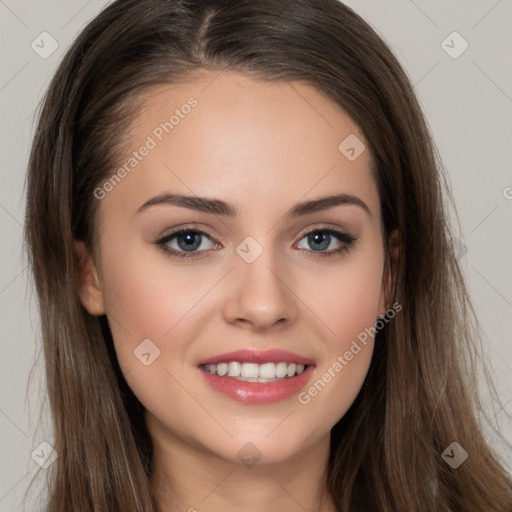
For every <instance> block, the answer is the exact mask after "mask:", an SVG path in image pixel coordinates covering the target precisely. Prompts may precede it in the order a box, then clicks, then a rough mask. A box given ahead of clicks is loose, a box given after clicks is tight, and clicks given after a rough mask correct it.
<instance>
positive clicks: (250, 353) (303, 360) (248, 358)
mask: <svg viewBox="0 0 512 512" xmlns="http://www.w3.org/2000/svg"><path fill="white" fill-rule="evenodd" d="M233 361H237V362H241V363H257V364H263V363H269V362H276V363H280V362H285V363H296V364H304V365H307V364H314V361H313V360H312V359H309V358H307V357H303V356H300V355H299V354H294V353H293V352H288V351H287V350H281V349H272V350H257V349H250V348H248V349H242V350H235V351H234V352H225V353H224V354H219V355H217V356H213V357H209V358H208V359H203V360H202V361H200V362H199V364H198V366H202V365H204V364H218V363H229V362H233Z"/></svg>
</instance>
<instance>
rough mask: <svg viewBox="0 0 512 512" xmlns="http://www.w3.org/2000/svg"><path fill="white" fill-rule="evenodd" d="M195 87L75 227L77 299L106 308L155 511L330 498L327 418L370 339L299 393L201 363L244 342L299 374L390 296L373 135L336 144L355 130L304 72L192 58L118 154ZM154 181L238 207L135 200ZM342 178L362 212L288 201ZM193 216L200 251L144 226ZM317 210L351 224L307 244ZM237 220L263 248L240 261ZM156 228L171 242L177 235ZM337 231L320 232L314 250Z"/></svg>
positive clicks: (154, 94)
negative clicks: (133, 405)
mask: <svg viewBox="0 0 512 512" xmlns="http://www.w3.org/2000/svg"><path fill="white" fill-rule="evenodd" d="M191 96H193V97H194V98H196V99H197V101H198V104H197V106H196V107H194V108H193V109H191V112H190V113H189V114H188V115H186V116H184V118H183V119H180V122H179V124H177V125H176V126H175V127H174V128H173V130H172V132H170V133H169V134H165V136H164V137H163V138H162V141H157V142H158V144H157V146H156V147H155V148H154V149H152V150H151V151H150V152H149V154H148V155H147V156H145V157H144V158H143V159H142V160H141V161H140V162H139V163H138V165H137V167H136V169H134V170H133V171H131V172H130V173H129V174H128V175H127V176H126V177H125V178H124V179H123V180H122V181H121V182H120V183H119V184H117V185H116V186H115V187H114V188H113V190H111V191H110V192H108V193H107V194H106V196H105V197H104V199H102V200H100V201H99V204H98V205H97V206H98V210H97V215H98V217H97V219H98V229H99V241H98V246H97V247H95V248H94V251H93V252H90V251H88V250H87V248H86V247H85V245H84V244H83V243H82V242H77V244H76V247H77V251H78V253H79V255H80V257H81V259H82V288H81V290H80V296H81V300H82V303H83V305H84V306H85V308H86V309H87V310H88V311H89V312H90V313H91V314H93V315H101V314H105V313H106V314H107V317H108V320H109V324H110V327H111V330H112V334H113V338H114V343H115V348H116V352H117V356H118V359H119V363H120V366H121V369H122V371H123V374H124V376H125V378H126V380H127V382H128V384H129V386H130V387H131V389H132V390H133V392H134V393H135V395H136V396H137V397H138V399H139V400H140V401H141V402H142V404H143V405H144V406H145V408H146V410H147V411H146V421H147V425H148V429H149V432H150V435H151V437H152V439H153V443H154V447H155V461H156V468H157V472H156V473H157V475H158V476H157V478H156V479H155V481H154V487H155V492H156V493H157V495H158V496H159V500H160V502H161V507H162V510H163V511H164V512H174V511H178V510H180V511H184V510H190V511H193V510H198V511H202V510H208V511H209V512H216V511H226V510H233V511H234V510H245V511H258V512H259V511H261V510H287V511H304V510H308V511H314V510H323V511H326V510H327V511H329V510H335V509H334V506H333V503H332V499H331V498H330V496H329V494H328V493H327V492H322V491H323V490H325V489H324V488H325V485H324V483H323V482H324V477H323V471H324V470H325V468H326V464H327V458H328V454H329V433H330V430H331V428H332V427H333V426H334V425H335V424H336V422H337V421H338V420H339V419H340V418H341V417H343V415H344V414H345V412H346V411H347V410H348V408H349V407H350V405H351V404H352V403H353V401H354V399H355V398H356V396H357V394H358V392H359V390H360V388H361V385H362V383H363V380H364V378H365V376H366V373H367V371H368V367H369V364H370V360H371V356H372V352H373V340H372V339H371V338H369V339H368V343H367V345H366V346H362V350H361V351H360V352H359V353H358V354H357V355H355V356H354V358H353V359H352V360H351V361H350V362H349V363H348V364H347V365H346V366H345V367H344V368H343V370H342V371H340V372H338V373H336V374H335V375H336V376H335V377H334V378H332V380H331V382H329V383H328V384H327V385H326V386H325V388H324V389H323V390H322V391H321V392H319V393H318V394H317V395H316V396H315V397H312V398H311V400H310V401H309V403H307V404H306V405H303V404H301V403H299V401H298V398H297V394H294V395H293V396H291V397H290V398H287V399H285V400H282V401H280V402H277V403H272V404H258V405H247V404H242V403H240V402H237V401H234V400H232V399H230V398H228V397H226V396H224V395H222V394H220V393H218V392H217V391H215V390H213V389H212V388H211V387H209V385H208V384H207V383H205V381H204V380H203V379H202V378H201V375H199V373H198V372H199V370H198V368H197V365H198V363H199V361H200V360H202V359H205V358H206V357H210V356H214V355H217V354H222V353H224V352H229V351H232V350H237V349H240V348H256V349H261V350H264V349H271V348H281V349H285V350H289V351H291V352H295V353H298V354H300V355H302V356H305V357H309V358H311V359H313V360H314V361H315V364H316V368H315V369H314V374H313V376H312V378H311V380H310V381H309V383H308V385H307V386H305V388H304V389H305V390H307V389H308V388H309V386H311V385H312V384H313V383H314V382H315V381H316V380H317V379H318V378H320V377H321V376H322V374H323V373H325V372H327V371H328V369H329V368H330V367H332V366H333V363H334V362H335V361H336V360H337V357H338V356H340V355H341V356H342V355H343V354H344V353H345V352H346V351H347V350H348V349H349V348H350V346H351V344H352V342H353V340H355V339H356V338H357V336H358V335H359V334H360V333H361V332H363V331H364V329H365V328H368V327H371V326H373V325H374V324H375V321H376V319H377V317H378V316H379V315H383V314H384V313H385V312H386V310H387V308H389V307H390V304H389V303H388V302H387V299H386V297H387V296H389V291H390V289H391V285H392V283H391V278H390V274H389V272H388V270H387V269H388V266H387V265H386V259H385V250H384V244H383V235H382V229H381V212H380V201H379V196H378V191H377V187H376V183H375V180H374V178H373V175H372V167H371V166H372V160H371V154H370V151H369V149H368V145H367V149H366V150H365V151H363V152H362V154H361V155H360V156H359V157H358V158H357V159H356V160H355V161H353V162H351V161H349V160H348V159H347V158H346V157H345V156H344V155H343V154H342V153H341V152H340V151H339V150H338V145H339V144H340V142H341V141H342V140H344V139H345V138H346V137H347V136H348V135H350V134H355V135H356V136H357V137H358V138H359V139H360V140H361V141H363V142H364V137H363V135H362V133H361V131H360V129H359V128H358V127H357V126H356V125H355V124H354V123H353V122H352V121H351V119H350V118H349V117H348V116H347V115H346V114H345V113H344V112H343V110H341V109H340V108H339V107H338V106H336V105H335V104H334V103H333V102H332V101H331V100H330V99H329V98H327V97H326V96H324V95H323V94H321V93H320V92H318V91H317V90H316V89H314V88H312V87H310V86H308V85H305V84H301V83H295V82H294V83H284V82H281V83H278V82H264V81H259V80H254V79H252V78H249V77H247V76H245V75H242V74H239V73H235V72H223V73H221V74H219V75H217V74H210V73H206V72H205V73H203V74H202V75H198V76H197V78H195V79H193V80H191V81H190V82H188V83H183V84H179V85H176V84H174V85H172V86H159V87H158V88H156V89H154V90H152V91H151V93H148V94H146V95H145V96H144V98H143V100H144V101H143V108H142V109H141V110H140V112H139V113H138V115H137V116H136V120H135V122H134V123H133V125H132V126H131V129H130V130H129V131H128V133H129V135H127V136H126V139H127V140H126V148H127V150H126V158H128V157H129V156H130V155H131V153H132V151H134V150H137V149H138V148H139V147H140V146H141V145H142V144H144V141H145V140H146V138H147V136H148V135H150V134H151V133H152V132H153V130H154V129H155V127H156V126H158V125H159V123H161V122H162V121H164V120H166V119H168V118H169V116H170V114H169V113H171V114H172V112H173V111H174V110H175V109H176V108H180V107H181V106H182V105H183V104H185V103H186V102H187V100H188V98H190V97H191ZM153 138H155V137H153ZM155 140H156V139H155ZM165 192H175V193H176V192H177V193H183V194H187V195H192V196H195V195H197V196H202V197H209V198H216V199H221V200H223V201H225V202H227V203H230V204H232V205H233V206H234V207H236V208H237V210H238V213H237V215H236V216H234V217H227V216H225V215H218V214H212V213H205V212H197V211H194V210H191V209H188V208H184V207H178V206H174V205H168V204H164V205H158V206H152V207H148V208H146V209H144V210H143V211H142V212H140V213H137V210H138V208H139V207H140V206H141V205H142V204H143V203H145V202H146V201H147V200H148V199H150V198H152V197H155V196H158V195H159V194H162V193H165ZM342 193H344V194H350V195H353V196H356V197H358V198H359V199H360V200H361V201H363V202H364V203H365V204H366V205H367V207H368V210H369V213H368V212H367V211H365V209H364V208H362V207H360V206H357V205H353V204H345V205H338V206H335V207H332V208H328V209H323V210H320V211H316V212H313V213H309V214H307V215H303V216H300V217H297V218H293V219H288V218H287V217H285V214H286V212H287V211H288V210H289V209H290V208H292V207H293V206H294V205H295V204H296V203H298V202H304V201H308V200H314V199H318V198H320V197H323V196H327V195H332V194H342ZM94 200H95V201H98V200H97V199H94ZM191 224H192V228H198V229H201V230H206V231H207V232H208V233H209V234H210V236H211V240H210V239H208V238H206V237H205V238H202V240H203V241H202V244H201V247H200V249H199V257H197V258H191V259H189V260H186V259H182V258H178V257H173V256H169V255H167V254H165V253H164V252H163V251H162V249H161V248H159V247H158V246H157V245H155V244H154V243H153V242H154V241H155V240H157V239H159V238H162V237H163V236H164V235H167V234H169V233H171V232H172V231H173V230H174V229H175V228H179V227H181V226H187V227H190V225H191ZM327 226H332V227H334V228H336V229H338V230H339V231H341V232H349V233H351V234H353V235H355V236H356V237H357V240H356V241H355V243H354V245H353V246H351V247H349V248H348V250H347V251H345V252H342V253H339V254H334V255H332V256H330V257H322V256H319V255H318V251H317V252H315V251H314V248H315V247H316V246H312V245H311V244H310V243H308V238H307V236H305V233H307V232H308V231H309V230H311V229H313V228H315V229H318V231H320V232H321V231H322V228H325V227H327ZM248 236H251V237H253V238H254V239H255V240H256V241H257V242H258V243H259V244H260V246H261V247H262V248H263V252H262V254H261V255H260V256H259V257H258V258H257V259H256V260H255V261H254V262H252V263H247V262H246V261H244V259H242V258H241V257H240V256H239V255H238V254H237V252H236V248H237V246H238V245H239V244H240V243H241V242H242V241H243V240H244V239H245V238H246V237H248ZM168 245H171V247H172V248H174V249H175V250H180V246H179V245H178V244H177V241H176V239H174V241H173V242H169V243H168ZM342 245H343V242H339V241H338V240H337V239H336V238H335V237H332V238H331V242H330V246H329V248H328V249H323V252H329V251H331V250H333V249H336V248H338V247H340V246H342ZM312 247H313V248H312ZM203 249H204V251H203ZM201 251H202V252H201ZM182 252H184V251H183V250H182ZM197 253H198V251H196V254H197ZM145 339H150V340H152V342H153V343H154V344H155V345H156V346H157V347H158V348H159V350H160V355H159V357H158V358H156V359H155V360H154V362H152V363H151V364H150V365H148V366H145V365H144V364H142V363H141V361H140V360H139V359H138V358H137V357H135V356H134V350H135V349H136V348H137V347H138V345H139V344H140V343H141V341H142V340H145ZM249 442H250V443H253V444H254V445H255V446H256V447H257V449H258V450H259V452H260V453H261V459H260V460H259V461H258V463H257V464H256V465H254V466H253V467H246V466H245V465H243V464H241V462H240V460H239V456H238V452H239V450H241V449H242V448H243V447H244V446H245V445H246V443H249ZM171 488H172V490H173V492H172V494H171Z"/></svg>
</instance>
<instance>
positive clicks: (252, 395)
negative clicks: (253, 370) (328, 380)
mask: <svg viewBox="0 0 512 512" xmlns="http://www.w3.org/2000/svg"><path fill="white" fill-rule="evenodd" d="M313 369H314V365H308V367H307V368H306V369H305V370H304V371H303V372H302V373H301V374H300V375H296V376H295V377H288V378H285V379H282V380H278V381H275V382H246V381H243V380H238V379H234V378H231V377H219V376H218V375H214V374H213V373H210V372H207V371H206V370H204V369H203V368H199V370H200V372H201V373H202V374H203V375H204V378H205V379H206V382H208V384H209V385H210V386H211V387H212V388H213V389H215V390H216V391H219V392H220V393H222V394H224V395H226V396H228V397H229V398H232V399H233V400H237V401H238V402H243V403H246V404H268V403H272V402H279V401H280V400H284V399H285V398H288V397H289V396H291V395H293V394H295V393H298V392H299V390H300V389H301V388H302V387H304V385H305V384H306V382H307V381H308V380H309V378H310V377H311V374H312V372H313Z"/></svg>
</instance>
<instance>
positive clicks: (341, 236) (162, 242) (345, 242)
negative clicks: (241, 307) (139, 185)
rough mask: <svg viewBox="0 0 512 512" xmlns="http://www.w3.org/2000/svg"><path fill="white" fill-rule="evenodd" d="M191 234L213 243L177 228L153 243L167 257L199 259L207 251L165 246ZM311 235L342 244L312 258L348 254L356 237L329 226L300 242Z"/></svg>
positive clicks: (192, 231) (316, 253) (196, 232)
mask: <svg viewBox="0 0 512 512" xmlns="http://www.w3.org/2000/svg"><path fill="white" fill-rule="evenodd" d="M191 233H193V234H197V235H202V236H205V237H207V238H209V239H210V240H212V241H213V237H212V236H211V235H210V234H209V233H207V232H206V231H203V230H201V229H198V228H189V227H183V228H179V229H177V230H175V231H173V232H172V233H169V234H168V235H165V236H164V237H163V238H160V239H158V240H156V241H155V242H154V243H155V245H157V246H158V247H159V248H160V249H161V250H162V251H163V252H164V253H165V254H167V255H169V256H173V257H174V256H176V257H178V258H188V259H191V258H200V257H201V256H200V253H202V252H207V251H193V252H192V251H190V252H187V251H176V250H174V249H170V248H169V246H168V245H167V244H168V243H169V242H170V241H171V240H173V239H174V238H175V237H177V236H179V235H182V234H191ZM312 233H325V234H328V235H332V236H334V237H335V238H337V239H338V240H339V241H340V242H341V243H342V246H341V247H340V248H338V249H335V250H331V251H326V252H324V251H321V252H319V251H312V250H308V252H310V253H313V255H312V257H321V258H325V257H329V256H334V255H336V254H342V253H345V252H348V251H349V250H350V249H351V248H352V247H353V246H354V244H355V242H356V241H357V237H355V236H354V235H351V234H350V233H344V232H342V231H339V230H337V229H335V228H334V227H331V226H327V227H322V228H314V229H312V230H310V231H307V232H306V233H304V234H303V235H302V236H301V238H300V240H302V239H303V238H305V237H307V236H308V235H310V234H312Z"/></svg>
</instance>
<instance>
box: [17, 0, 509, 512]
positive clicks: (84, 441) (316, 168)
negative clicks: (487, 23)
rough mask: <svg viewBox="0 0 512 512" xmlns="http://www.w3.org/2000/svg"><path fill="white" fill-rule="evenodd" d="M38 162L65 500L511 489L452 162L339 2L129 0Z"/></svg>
mask: <svg viewBox="0 0 512 512" xmlns="http://www.w3.org/2000/svg"><path fill="white" fill-rule="evenodd" d="M27 187H28V188H27V190H28V195H27V212H26V240H27V243H28V248H29V254H30V257H31V263H32V268H33V272H34V276H35V281H36V285H37V290H38V294H39V300H40V304H41V308H42V315H41V319H42V331H43V338H44V346H45V360H46V368H47V380H48V390H49V396H50V401H51V407H52V414H53V420H54V423H55V432H56V436H55V450H56V451H57V453H58V459H57V462H56V463H55V464H54V467H55V469H56V471H55V480H54V481H53V482H52V484H51V488H50V500H49V504H48V510H51V511H69V510H88V511H91V510H95V511H126V510H130V511H144V512H148V511H150V510H155V511H156V510H159V511H161V512H171V511H172V512H174V511H177V510H190V511H192V510H198V511H201V510H209V511H217V510H240V509H242V510H246V511H248V510H287V511H295V510H318V511H346V512H354V511H368V510H372V511H389V512H391V511H398V510H408V511H412V510H415V511H423V510H425V511H433V510H440V511H441V510H442V511H467V510H471V511H486V512H487V511H503V512H504V511H510V510H512V486H511V481H510V477H509V476H508V475H507V473H506V472H505V470H504V468H503V467H502V466H501V465H500V462H499V460H498V459H497V457H496V455H495V454H494V453H493V452H492V450H491V448H490V447H489V446H488V445H487V443H486V441H485V439H484V437H483V435H482V432H481V430H480V428H479V425H478V423H477V418H476V416H475V410H476V409H477V408H478V407H479V404H478V400H477V398H475V397H476V396H477V395H476V393H475V383H474V381H473V380H472V373H471V372H472V368H473V366H472V365H473V364H474V353H475V352H474V350H475V349H474V345H473V344H472V343H473V342H472V339H473V337H472V336H473V334H472V332H473V329H472V325H473V323H472V322H473V316H472V310H471V307H470V304H469V300H468V296H467V292H466V288H465V286H464V283H463V280H462V277H461V274H460V270H459V267H458V264H457V261H456V258H455V257H454V253H453V249H452V247H451V244H450V231H449V226H448V223H447V219H446V214H445V210H444V205H443V200H442V194H443V191H444V188H443V187H444V182H443V175H442V171H441V169H440V166H439V165H438V164H437V162H436V158H435V151H434V147H433V144H432V141H431V138H430V135H429V132H428V129H427V127H426V124H425V121H424V119H423V116H422V114H421V111H420V108H419V106H418V103H417V101H416V99H415V96H414V93H413V91H412V88H411V85H410V83H409V81H408V79H407V77H406V76H405V74H404V72H403V70H402V69H401V67H400V65H399V64H398V62H397V60H396V59H395V57H394V56H393V55H392V53H391V52H390V50H389V49H388V48H387V47H386V45H385V44H384V43H383V41H382V40H381V39H380V38H379V37H378V36H377V35H376V34H375V32H374V31H373V30H372V29H371V28H370V27H369V26H368V25H367V24H366V23H365V22H364V21H363V20H361V18H360V17H358V16H357V15H356V14H354V13H353V12H352V11H351V10H350V9H349V8H347V7H346V6H344V5H342V4H341V3H338V2H336V1H335V0H315V1H306V0H299V1H295V0H294V1H284V2H283V1H279V2H277V1H275V0H257V1H250V2H245V1H242V2H240V1H236V2H235V1H222V2H221V1H206V0H205V1H200V0H195V1H164V0H118V1H116V2H114V3H112V4H111V5H109V6H108V7H107V8H106V9H105V10H104V11H103V12H102V13H100V14H99V15H98V16H97V17H96V18H95V19H94V20H93V21H92V22H91V23H90V24H89V25H88V26H87V27H86V28H85V29H84V30H83V32H82V33H81V34H80V36H79V37H78V39H77V40H76V41H75V43H74V44H73V46H72V47H71V48H70V50H69V51H68V53H67V55H66V57H65V58H64V61H63V62H62V64H61V66H60V67H59V69H58V71H57V73H56V75H55V77H54V79H53V81H52V83H51V85H50V88H49V90H48V93H47V95H46V98H45V100H44V105H43V108H42V111H41V116H40V121H39V127H38V130H37V133H36V136H35V140H34V145H33V149H32V153H31V158H30V164H29V173H28V183H27ZM41 212H45V215H41Z"/></svg>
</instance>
